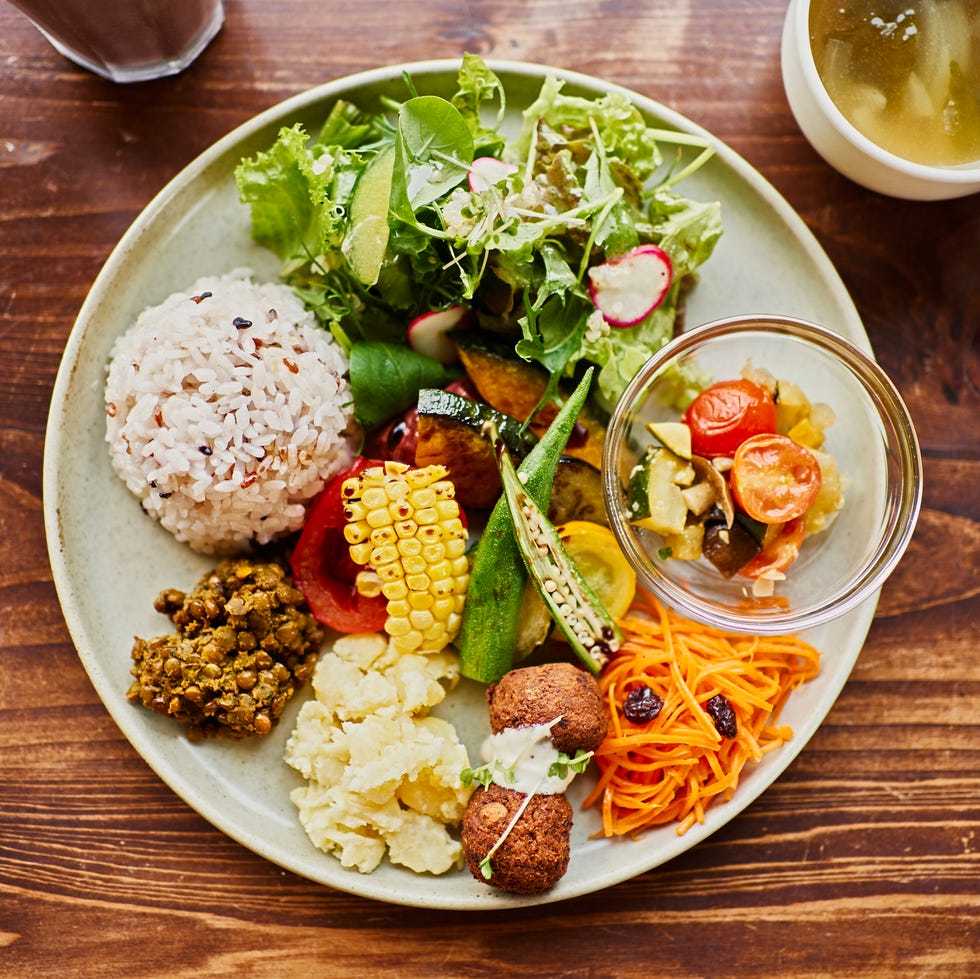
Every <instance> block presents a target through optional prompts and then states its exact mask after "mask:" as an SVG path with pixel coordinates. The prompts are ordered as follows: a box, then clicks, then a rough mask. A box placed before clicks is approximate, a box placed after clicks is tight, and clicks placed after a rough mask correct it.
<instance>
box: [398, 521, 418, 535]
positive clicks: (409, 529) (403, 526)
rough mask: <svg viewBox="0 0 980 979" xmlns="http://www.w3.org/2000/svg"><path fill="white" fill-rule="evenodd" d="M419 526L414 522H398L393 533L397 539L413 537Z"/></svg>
mask: <svg viewBox="0 0 980 979" xmlns="http://www.w3.org/2000/svg"><path fill="white" fill-rule="evenodd" d="M418 529H419V525H418V524H417V523H416V522H415V521H414V520H399V521H398V523H396V524H395V533H396V534H398V536H399V537H403V538H406V539H407V538H409V537H414V536H415V535H416V533H417V532H418Z"/></svg>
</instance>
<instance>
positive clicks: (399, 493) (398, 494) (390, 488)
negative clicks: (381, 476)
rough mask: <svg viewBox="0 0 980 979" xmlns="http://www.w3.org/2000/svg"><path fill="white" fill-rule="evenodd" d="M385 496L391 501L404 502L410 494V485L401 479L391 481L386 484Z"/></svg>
mask: <svg viewBox="0 0 980 979" xmlns="http://www.w3.org/2000/svg"><path fill="white" fill-rule="evenodd" d="M385 494H386V495H387V497H388V499H389V500H392V501H395V500H404V499H405V498H406V497H407V496H408V494H409V488H408V483H406V482H403V481H402V480H400V479H389V480H388V481H387V482H386V483H385Z"/></svg>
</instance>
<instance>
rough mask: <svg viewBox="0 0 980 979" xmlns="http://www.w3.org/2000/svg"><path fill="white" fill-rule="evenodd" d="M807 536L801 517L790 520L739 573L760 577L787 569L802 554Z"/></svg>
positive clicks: (750, 576) (747, 576)
mask: <svg viewBox="0 0 980 979" xmlns="http://www.w3.org/2000/svg"><path fill="white" fill-rule="evenodd" d="M805 536H806V524H805V523H804V522H803V520H802V519H801V518H799V517H796V518H795V519H793V520H788V521H787V522H786V523H784V524H783V525H782V526H781V527H780V528H779V533H778V534H776V535H775V537H773V539H772V540H770V541H769V542H768V543H767V544H766V545H765V547H763V548H762V550H761V551H759V553H758V554H756V556H755V557H754V558H752V560H751V561H749V563H748V564H746V565H745V567H743V568H740V569H739V572H738V573H739V574H740V575H743V576H744V577H746V578H759V577H761V576H762V575H763V574H765V573H766V572H767V571H785V570H786V569H787V568H788V567H789V566H790V565H791V564H792V563H793V562H794V561H795V560H796V559H797V558H798V557H799V556H800V547H801V546H802V544H803V538H804V537H805Z"/></svg>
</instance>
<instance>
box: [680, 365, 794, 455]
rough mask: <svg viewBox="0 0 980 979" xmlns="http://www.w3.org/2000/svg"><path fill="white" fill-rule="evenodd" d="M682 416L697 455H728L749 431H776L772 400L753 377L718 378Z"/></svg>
mask: <svg viewBox="0 0 980 979" xmlns="http://www.w3.org/2000/svg"><path fill="white" fill-rule="evenodd" d="M683 420H684V422H685V423H686V424H687V426H688V428H690V429H691V448H692V449H693V450H694V452H695V453H696V454H697V455H699V456H730V455H731V454H732V453H733V452H734V451H735V450H736V449H737V448H738V447H739V446H740V445H741V444H742V443H743V442H744V441H745V440H746V439H747V438H749V437H751V436H752V435H759V434H761V433H763V432H775V431H776V404H775V402H774V401H773V399H772V396H771V395H770V394H769V392H768V391H767V390H766V389H765V388H764V387H760V386H759V385H758V384H756V383H755V382H754V381H749V380H747V379H745V378H739V379H738V380H734V381H718V382H717V383H715V384H712V385H711V386H710V387H706V388H705V389H704V390H703V391H702V392H701V393H700V394H699V395H698V396H697V397H696V398H695V399H694V400H693V401H692V402H691V403H690V405H688V408H687V411H685V412H684V416H683Z"/></svg>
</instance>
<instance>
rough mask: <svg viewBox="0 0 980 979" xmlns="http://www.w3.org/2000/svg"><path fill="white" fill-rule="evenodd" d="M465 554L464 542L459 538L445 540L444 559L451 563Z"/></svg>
mask: <svg viewBox="0 0 980 979" xmlns="http://www.w3.org/2000/svg"><path fill="white" fill-rule="evenodd" d="M465 553H466V541H465V540H461V539H460V538H459V537H447V538H446V557H447V558H449V559H450V560H451V561H452V560H454V559H455V558H458V557H462V556H463V555H464V554H465Z"/></svg>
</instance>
